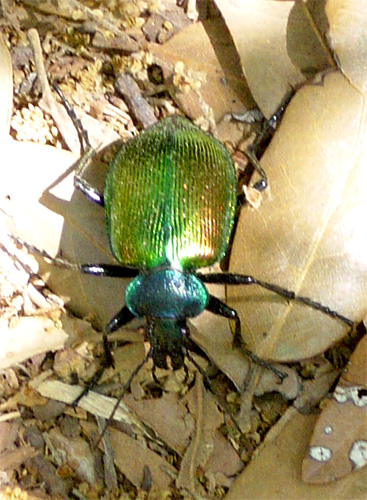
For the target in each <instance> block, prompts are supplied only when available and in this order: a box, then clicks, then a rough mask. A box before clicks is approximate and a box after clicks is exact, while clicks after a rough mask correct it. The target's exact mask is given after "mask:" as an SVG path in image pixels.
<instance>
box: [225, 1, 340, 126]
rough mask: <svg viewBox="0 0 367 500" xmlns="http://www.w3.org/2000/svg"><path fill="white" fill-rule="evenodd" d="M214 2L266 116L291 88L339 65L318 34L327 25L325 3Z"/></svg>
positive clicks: (256, 99) (254, 95) (257, 101)
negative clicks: (323, 12)
mask: <svg viewBox="0 0 367 500" xmlns="http://www.w3.org/2000/svg"><path fill="white" fill-rule="evenodd" d="M216 4H217V5H218V7H219V9H220V11H221V13H222V15H223V17H224V19H225V21H226V23H227V26H228V28H229V30H230V32H231V35H232V38H233V41H234V43H235V45H236V47H237V51H238V54H239V56H240V59H241V63H242V68H243V72H244V74H245V77H246V81H247V84H248V85H249V88H250V90H251V92H252V95H253V97H254V99H255V101H256V103H257V105H258V106H259V108H260V109H261V111H262V112H263V114H264V116H266V117H267V118H269V117H270V116H271V115H272V114H273V113H275V111H276V110H277V108H278V107H279V106H280V104H281V102H282V101H283V99H284V98H285V97H286V96H287V94H288V93H289V92H290V91H291V90H292V89H293V88H297V87H298V86H299V85H300V84H302V83H304V82H305V81H306V79H310V78H312V76H313V75H315V74H316V73H317V72H318V71H322V70H324V69H326V68H330V67H331V68H333V67H335V64H334V62H333V61H332V59H331V58H330V55H329V52H328V49H327V47H326V44H325V43H324V42H323V40H322V37H321V36H320V34H319V32H318V30H319V29H321V30H322V28H323V26H322V12H321V13H320V10H322V8H323V3H322V2H313V3H312V4H311V2H307V4H306V3H305V2H294V1H287V2H279V1H270V0H232V1H230V2H228V1H227V0H216ZM320 14H321V15H320ZM320 25H321V26H320Z"/></svg>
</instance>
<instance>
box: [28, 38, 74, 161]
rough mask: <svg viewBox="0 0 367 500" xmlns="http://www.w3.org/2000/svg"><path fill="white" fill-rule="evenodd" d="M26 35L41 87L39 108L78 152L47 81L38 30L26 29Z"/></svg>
mask: <svg viewBox="0 0 367 500" xmlns="http://www.w3.org/2000/svg"><path fill="white" fill-rule="evenodd" d="M27 37H28V40H29V43H30V44H31V47H32V51H33V55H34V61H35V64H36V71H37V76H38V79H39V82H40V85H41V89H42V99H41V101H40V103H39V105H40V107H41V109H43V111H45V112H46V113H48V114H50V115H51V116H52V118H53V120H54V122H55V123H56V125H57V128H58V129H59V130H60V133H61V135H62V137H63V138H64V140H65V142H66V144H67V145H68V147H69V148H70V149H71V151H73V152H75V153H76V154H79V153H80V145H79V141H78V140H77V136H76V134H75V133H72V132H71V126H70V125H69V123H68V122H69V119H68V117H67V114H66V111H65V110H64V108H63V106H62V105H61V104H59V103H58V102H57V101H56V99H55V98H54V96H53V94H52V92H51V88H50V85H49V83H48V79H47V75H46V70H45V65H44V63H43V56H42V47H41V43H40V39H39V35H38V31H37V30H36V29H35V28H31V29H30V30H28V33H27Z"/></svg>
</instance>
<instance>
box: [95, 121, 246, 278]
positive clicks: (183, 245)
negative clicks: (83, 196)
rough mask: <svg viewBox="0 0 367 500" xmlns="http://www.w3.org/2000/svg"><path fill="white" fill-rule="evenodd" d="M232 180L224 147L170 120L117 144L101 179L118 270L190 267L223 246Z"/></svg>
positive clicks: (217, 254) (219, 253) (231, 209)
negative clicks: (115, 150)
mask: <svg viewBox="0 0 367 500" xmlns="http://www.w3.org/2000/svg"><path fill="white" fill-rule="evenodd" d="M236 187H237V179H236V173H235V169H234V166H233V163H232V160H231V157H230V155H229V153H228V151H227V150H226V149H225V147H224V146H223V145H222V144H221V143H220V142H219V141H217V140H216V139H214V138H213V137H212V136H210V135H209V134H207V133H205V132H203V131H202V130H201V129H199V128H198V127H196V126H195V125H193V124H192V123H191V122H190V121H188V120H187V119H185V118H181V117H178V116H175V117H169V118H166V119H165V120H162V121H160V122H158V123H156V124H154V125H153V126H151V127H150V128H148V129H147V130H145V131H143V132H141V133H140V134H139V135H138V136H137V137H135V138H134V139H132V140H130V141H129V142H127V143H126V144H124V145H123V146H122V147H121V149H120V150H119V152H118V153H117V155H116V157H115V158H114V160H113V161H112V162H111V164H110V167H109V171H108V174H107V179H106V185H105V192H104V205H105V210H106V220H107V231H108V235H109V240H110V246H111V250H112V253H113V255H114V256H115V257H116V259H117V260H118V261H119V262H120V263H121V264H123V265H124V266H127V267H130V268H138V269H153V268H156V267H158V266H163V265H171V266H172V267H174V268H176V269H183V270H184V269H196V268H200V267H205V266H209V265H211V264H213V263H214V262H217V261H219V260H220V259H221V258H222V257H223V256H224V254H225V251H226V249H227V247H228V242H229V237H230V234H231V230H232V227H233V220H234V214H235V208H236Z"/></svg>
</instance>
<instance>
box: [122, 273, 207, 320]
mask: <svg viewBox="0 0 367 500" xmlns="http://www.w3.org/2000/svg"><path fill="white" fill-rule="evenodd" d="M125 300H126V305H127V307H128V308H129V309H130V311H131V312H132V313H133V314H134V315H135V316H138V317H146V318H157V319H164V320H180V319H181V320H184V319H185V318H192V317H194V316H198V315H199V314H200V313H201V312H202V311H203V310H204V309H205V307H206V306H207V303H208V292H207V289H206V288H205V285H204V284H203V283H202V282H201V281H200V280H199V278H197V277H196V276H195V274H193V273H190V272H188V271H186V272H184V271H180V270H178V269H173V268H171V267H159V268H155V269H151V270H149V271H146V272H144V273H141V274H139V275H138V276H137V277H136V278H134V280H133V281H132V282H131V283H130V284H129V286H128V287H127V289H126V293H125Z"/></svg>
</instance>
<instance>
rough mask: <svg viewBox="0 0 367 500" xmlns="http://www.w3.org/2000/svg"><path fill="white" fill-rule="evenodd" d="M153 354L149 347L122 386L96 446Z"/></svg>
mask: <svg viewBox="0 0 367 500" xmlns="http://www.w3.org/2000/svg"><path fill="white" fill-rule="evenodd" d="M152 355H153V347H151V348H150V349H149V352H148V354H147V355H146V356H145V358H144V359H143V361H142V362H141V363H140V364H138V366H137V367H136V368H135V369H134V370H133V372H132V373H131V374H130V377H129V379H128V381H127V382H126V384H125V385H124V387H123V388H122V391H121V394H120V396H119V397H118V399H117V401H116V404H115V406H114V407H113V410H112V412H111V415H110V416H109V417H108V419H107V420H106V423H105V425H104V427H103V430H102V432H101V434H100V436H99V438H98V440H97V442H96V444H95V448H97V447H98V445H99V443H100V442H101V440H102V438H103V436H104V435H105V433H106V431H107V428H108V427H109V425H110V424H111V422H112V420H113V417H114V415H115V413H116V411H117V408H118V407H119V405H120V403H121V401H122V398H123V397H124V396H125V394H126V393H127V391H128V390H129V389H130V386H131V382H132V381H133V379H134V378H135V376H136V375H137V374H138V373H139V372H140V370H141V369H142V368H143V366H144V365H145V363H147V361H148V360H149V359H150V358H151V357H152Z"/></svg>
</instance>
